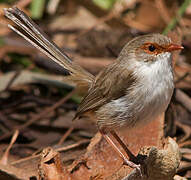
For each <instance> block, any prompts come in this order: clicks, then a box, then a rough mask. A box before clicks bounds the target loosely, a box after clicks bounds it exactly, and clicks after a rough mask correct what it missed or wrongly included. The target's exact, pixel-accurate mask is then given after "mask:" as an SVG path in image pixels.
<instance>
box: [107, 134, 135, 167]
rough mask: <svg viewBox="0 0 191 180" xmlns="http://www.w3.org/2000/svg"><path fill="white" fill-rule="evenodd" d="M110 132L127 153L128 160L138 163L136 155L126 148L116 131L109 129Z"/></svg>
mask: <svg viewBox="0 0 191 180" xmlns="http://www.w3.org/2000/svg"><path fill="white" fill-rule="evenodd" d="M110 133H111V135H112V136H113V137H114V138H115V139H116V141H117V142H118V143H119V144H120V145H121V147H122V148H123V150H124V151H125V152H126V153H127V155H128V156H129V160H130V161H132V162H134V163H136V164H137V163H138V159H137V157H136V156H134V154H133V153H132V152H131V151H130V150H129V149H128V147H127V146H126V145H125V144H124V142H123V141H122V140H121V138H120V137H119V136H118V135H117V133H116V132H115V131H110Z"/></svg>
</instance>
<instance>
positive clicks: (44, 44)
mask: <svg viewBox="0 0 191 180" xmlns="http://www.w3.org/2000/svg"><path fill="white" fill-rule="evenodd" d="M4 13H5V16H6V17H7V18H9V19H10V20H11V21H13V22H14V23H15V24H17V26H18V27H20V28H18V27H14V26H12V25H10V24H8V27H9V28H10V29H12V30H13V31H15V32H16V33H17V34H19V35H20V36H22V37H23V38H24V39H26V40H27V41H28V42H29V43H31V44H32V45H33V46H35V47H36V48H37V49H39V50H40V51H41V52H43V53H44V54H45V55H47V56H48V57H49V58H50V59H52V60H53V61H55V62H56V63H58V64H59V65H61V66H62V67H64V68H65V69H67V70H68V71H69V72H70V74H71V77H70V79H71V80H72V81H74V82H75V83H77V85H80V86H85V87H90V86H91V84H92V81H93V80H94V76H93V75H92V74H90V73H88V72H87V71H86V70H85V69H83V68H82V67H80V66H79V65H78V64H76V63H74V62H73V61H71V59H70V58H69V57H68V56H67V55H66V54H65V53H64V52H62V51H61V49H60V48H59V47H58V46H57V45H56V44H55V43H54V42H52V41H51V40H50V39H49V38H48V36H47V35H46V34H45V33H44V32H43V31H42V30H41V29H40V28H39V26H38V25H37V24H35V23H34V22H33V21H32V19H31V18H29V17H28V16H27V15H26V14H25V13H24V12H23V11H21V10H19V9H18V8H17V7H13V8H8V9H6V8H5V9H4Z"/></svg>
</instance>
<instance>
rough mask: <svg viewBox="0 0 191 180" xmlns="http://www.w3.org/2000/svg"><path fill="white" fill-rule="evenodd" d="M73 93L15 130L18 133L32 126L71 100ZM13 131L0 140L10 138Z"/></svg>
mask: <svg viewBox="0 0 191 180" xmlns="http://www.w3.org/2000/svg"><path fill="white" fill-rule="evenodd" d="M74 93H75V90H73V91H71V92H70V93H69V94H68V95H67V96H65V97H64V98H62V99H61V100H60V101H58V102H57V103H56V104H54V105H53V106H52V107H49V108H47V109H46V110H44V111H43V112H41V113H40V114H38V115H36V116H34V117H33V118H32V119H30V120H29V121H27V122H26V123H25V124H23V125H21V126H18V127H17V128H16V129H18V130H19V131H21V130H23V129H25V128H26V127H28V126H30V125H31V124H33V123H34V122H35V121H37V120H39V119H40V118H42V117H43V116H46V115H47V113H49V112H52V111H53V110H54V109H56V108H58V107H59V106H60V105H62V104H63V103H64V102H66V101H67V100H68V99H70V98H71V96H72V95H73V94H74ZM14 131H15V130H12V131H10V132H8V133H6V134H4V135H2V136H1V137H0V140H2V139H5V138H8V137H9V136H11V134H13V133H14Z"/></svg>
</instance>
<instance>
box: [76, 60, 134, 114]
mask: <svg viewBox="0 0 191 180" xmlns="http://www.w3.org/2000/svg"><path fill="white" fill-rule="evenodd" d="M133 82H134V80H133V76H132V73H130V72H129V71H127V69H126V68H123V67H120V69H119V67H118V66H117V65H116V63H114V64H111V65H110V66H108V67H107V68H106V69H104V70H103V71H102V72H101V73H100V74H99V75H98V76H97V77H96V79H95V81H94V84H93V86H92V87H91V88H90V90H89V91H88V94H87V95H86V96H85V97H84V99H83V100H82V102H81V104H80V105H79V108H78V110H77V113H76V117H79V116H81V115H83V113H85V112H87V111H90V110H96V109H98V108H99V107H100V106H102V105H104V104H106V103H108V102H110V101H111V100H114V99H117V98H119V97H121V96H124V95H125V93H126V89H127V87H129V86H131V85H132V84H133Z"/></svg>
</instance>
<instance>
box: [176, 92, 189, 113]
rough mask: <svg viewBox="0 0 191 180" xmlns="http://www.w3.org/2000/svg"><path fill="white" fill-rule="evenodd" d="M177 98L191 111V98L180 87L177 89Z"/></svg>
mask: <svg viewBox="0 0 191 180" xmlns="http://www.w3.org/2000/svg"><path fill="white" fill-rule="evenodd" d="M175 98H176V100H177V101H178V102H180V103H181V104H182V105H183V106H184V107H185V108H186V109H187V110H188V111H189V112H191V98H190V97H189V96H188V95H187V94H185V93H184V92H183V91H181V90H180V89H176V93H175Z"/></svg>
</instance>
